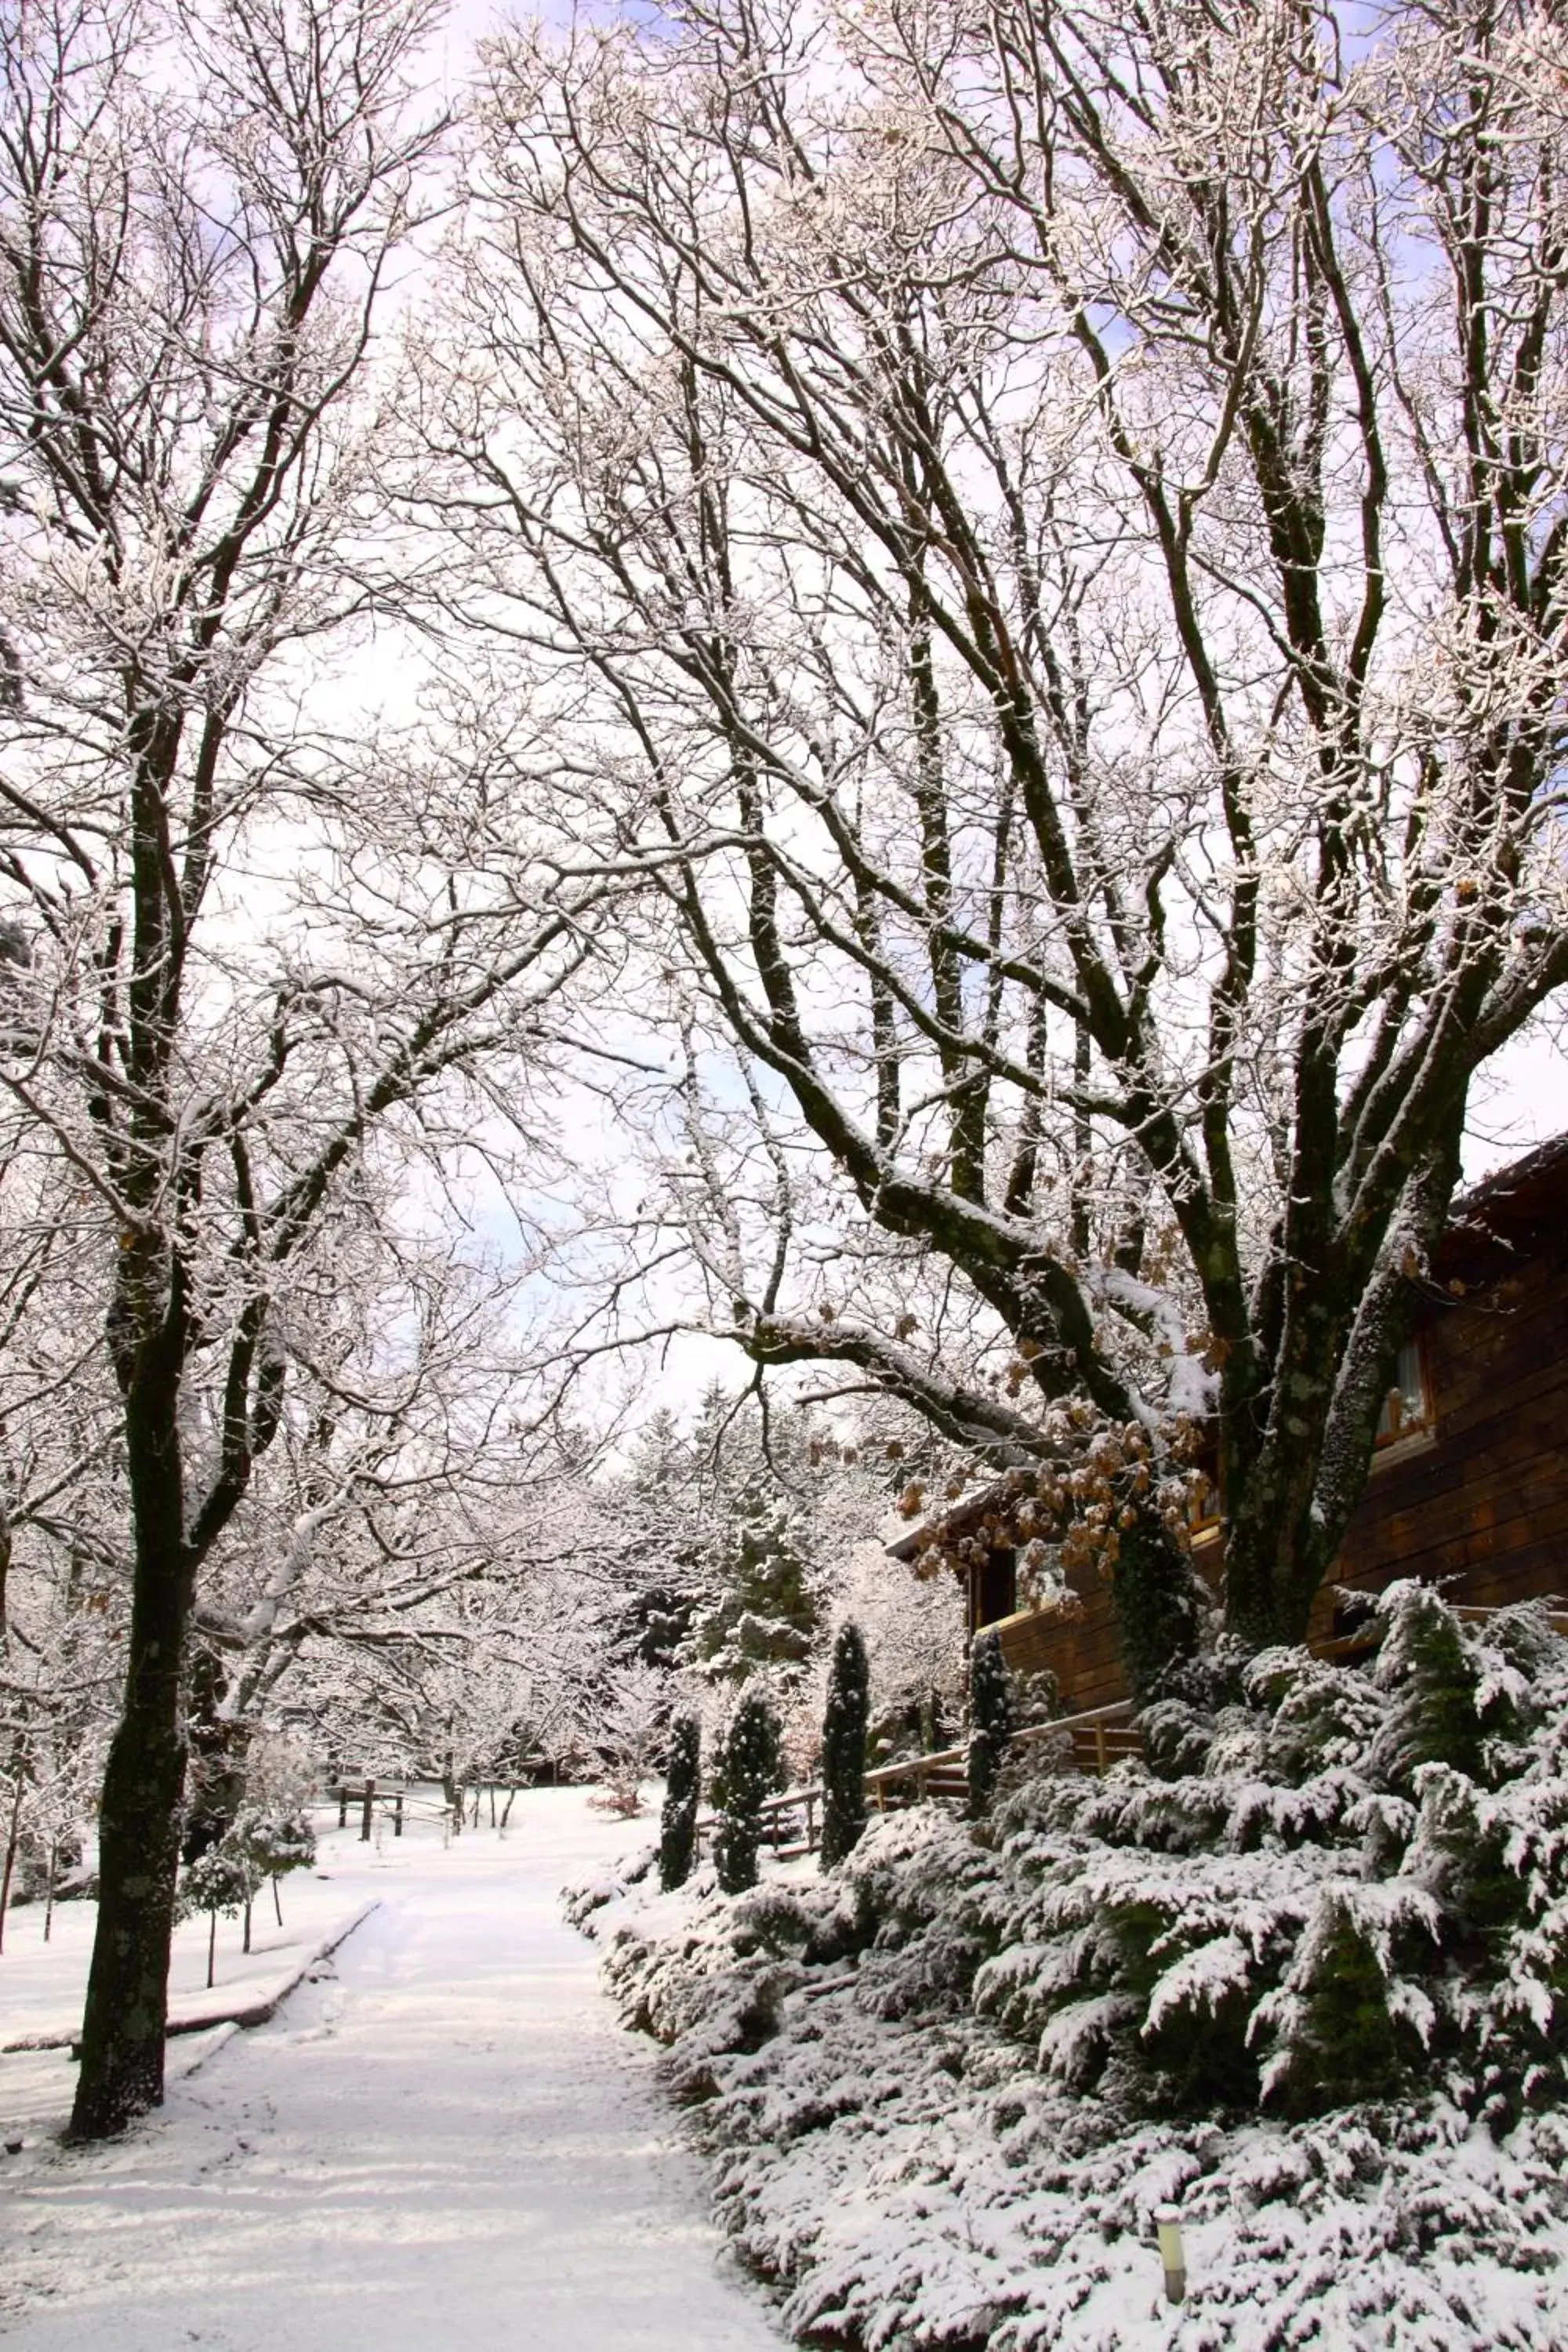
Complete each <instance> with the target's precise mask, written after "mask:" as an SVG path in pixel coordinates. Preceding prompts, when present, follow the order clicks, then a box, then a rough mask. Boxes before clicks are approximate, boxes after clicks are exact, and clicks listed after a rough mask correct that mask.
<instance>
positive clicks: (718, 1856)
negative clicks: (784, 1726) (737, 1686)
mask: <svg viewBox="0 0 1568 2352" xmlns="http://www.w3.org/2000/svg"><path fill="white" fill-rule="evenodd" d="M780 1771H781V1751H780V1741H779V1719H778V1715H777V1713H776V1711H775V1709H774V1706H773V1701H772V1699H770V1698H769V1697H768V1696H767V1694H766V1692H765V1691H761V1690H754V1689H753V1690H750V1691H748V1692H747V1693H746V1695H745V1696H744V1697H743V1698H742V1701H741V1703H740V1705H739V1706H738V1707H737V1708H736V1709H735V1712H734V1715H733V1716H732V1717H731V1722H730V1727H729V1730H728V1731H727V1732H726V1733H725V1735H724V1739H723V1744H722V1746H721V1750H720V1754H719V1759H718V1769H717V1772H716V1774H715V1794H716V1795H717V1796H718V1799H719V1801H720V1805H721V1809H722V1810H721V1813H720V1817H719V1825H718V1828H717V1829H716V1830H715V1832H714V1834H713V1861H714V1864H715V1866H716V1868H717V1870H718V1873H719V1884H720V1885H721V1887H722V1888H723V1890H724V1892H725V1894H726V1895H743V1894H744V1893H745V1891H746V1889H747V1887H748V1886H754V1885H756V1883H757V1848H758V1846H759V1845H760V1843H762V1827H763V1825H762V1809H763V1804H764V1803H765V1802H766V1801H767V1798H768V1796H769V1795H770V1793H771V1792H772V1790H774V1789H776V1788H777V1787H778V1785H779V1779H780Z"/></svg>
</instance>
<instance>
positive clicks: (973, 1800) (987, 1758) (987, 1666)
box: [969, 1631, 1013, 1821]
mask: <svg viewBox="0 0 1568 2352" xmlns="http://www.w3.org/2000/svg"><path fill="white" fill-rule="evenodd" d="M1012 1736H1013V1684H1012V1677H1011V1676H1010V1675H1009V1674H1008V1672H1007V1662H1006V1660H1005V1658H1004V1657H1003V1655H1002V1637H1001V1635H1000V1634H999V1633H995V1632H994V1631H993V1632H991V1633H977V1634H976V1635H975V1637H974V1645H973V1648H972V1650H971V1651H970V1654H969V1811H970V1815H971V1818H972V1819H973V1820H974V1821H979V1820H980V1819H981V1818H982V1817H983V1815H984V1813H985V1812H986V1811H988V1809H989V1807H990V1803H991V1799H992V1795H993V1792H994V1790H995V1787H996V1776H997V1774H998V1773H999V1772H1000V1771H1001V1769H1002V1759H1003V1758H1004V1757H1005V1755H1006V1753H1007V1742H1008V1741H1009V1739H1011V1738H1012Z"/></svg>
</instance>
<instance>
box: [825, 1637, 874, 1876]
mask: <svg viewBox="0 0 1568 2352" xmlns="http://www.w3.org/2000/svg"><path fill="white" fill-rule="evenodd" d="M870 1711H871V1674H870V1668H869V1666H868V1663H867V1658H866V1644H865V1643H864V1642H863V1641H862V1639H861V1637H860V1629H859V1627H858V1625H855V1624H852V1623H851V1624H847V1625H843V1626H841V1627H840V1628H839V1632H838V1638H837V1641H836V1642H835V1643H834V1644H833V1664H832V1667H831V1669H830V1671H829V1674H828V1677H827V1705H826V1709H825V1711H824V1714H823V1718H822V1863H823V1867H824V1869H825V1870H830V1869H831V1868H832V1867H833V1865H834V1864H835V1863H838V1862H842V1861H843V1859H844V1857H845V1855H846V1854H847V1853H851V1852H853V1850H854V1848H855V1847H856V1846H857V1845H858V1843H859V1842H860V1836H861V1833H862V1832H863V1831H864V1829H865V1827H866V1731H867V1725H868V1719H869V1717H870Z"/></svg>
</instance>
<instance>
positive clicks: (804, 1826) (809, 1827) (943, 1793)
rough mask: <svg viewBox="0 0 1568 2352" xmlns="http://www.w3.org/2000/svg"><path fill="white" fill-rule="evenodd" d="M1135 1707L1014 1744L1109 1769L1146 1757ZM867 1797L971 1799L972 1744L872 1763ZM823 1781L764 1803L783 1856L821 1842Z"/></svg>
mask: <svg viewBox="0 0 1568 2352" xmlns="http://www.w3.org/2000/svg"><path fill="white" fill-rule="evenodd" d="M1136 1712H1137V1710H1136V1709H1135V1707H1134V1706H1133V1705H1132V1702H1131V1699H1121V1700H1118V1701H1117V1703H1116V1704H1115V1705H1114V1706H1096V1707H1090V1708H1089V1710H1088V1712H1087V1713H1085V1714H1083V1715H1064V1716H1060V1717H1058V1719H1057V1720H1056V1721H1055V1722H1054V1723H1035V1724H1030V1725H1028V1726H1027V1727H1026V1728H1025V1729H1024V1730H1022V1731H1016V1732H1015V1733H1014V1734H1013V1737H1012V1738H1011V1740H1010V1741H1009V1742H1008V1746H1009V1747H1010V1748H1018V1749H1025V1748H1039V1747H1046V1748H1054V1749H1055V1750H1056V1751H1057V1753H1056V1755H1055V1757H1054V1758H1053V1759H1052V1760H1053V1761H1054V1763H1055V1765H1056V1769H1058V1771H1061V1772H1086V1773H1092V1774H1097V1775H1100V1776H1103V1775H1104V1774H1105V1773H1107V1772H1109V1771H1110V1768H1111V1766H1112V1765H1113V1764H1116V1763H1120V1761H1121V1759H1122V1758H1123V1757H1124V1756H1141V1755H1142V1752H1143V1743H1142V1738H1141V1736H1140V1734H1139V1730H1138V1727H1137V1725H1136V1723H1135V1722H1134V1721H1133V1719H1132V1718H1133V1717H1134V1715H1135V1713H1136ZM865 1790H866V1801H867V1804H868V1807H869V1808H870V1810H871V1811H874V1812H879V1813H887V1812H896V1811H900V1810H901V1809H902V1808H903V1807H905V1806H907V1805H922V1804H948V1805H963V1804H967V1803H968V1801H969V1748H968V1745H967V1743H965V1744H964V1745H963V1746H962V1747H958V1748H937V1749H936V1750H935V1751H934V1752H933V1753H932V1754H931V1755H929V1756H903V1757H900V1759H899V1760H898V1761H897V1762H896V1763H893V1764H878V1765H874V1766H873V1767H872V1769H871V1770H870V1771H869V1772H868V1773H867V1775H866V1779H865ZM822 1794H823V1792H822V1783H821V1782H820V1780H814V1781H812V1782H811V1783H809V1785H807V1786H805V1787H803V1788H798V1789H785V1790H782V1791H781V1793H780V1794H779V1795H778V1796H776V1797H770V1798H769V1799H768V1801H767V1803H766V1804H765V1805H763V1808H762V1811H761V1818H762V1823H763V1837H764V1839H765V1840H766V1842H767V1844H768V1846H769V1848H770V1850H771V1851H772V1852H773V1853H774V1854H775V1855H776V1856H777V1857H778V1859H779V1860H780V1861H781V1862H785V1861H789V1860H791V1859H793V1858H794V1857H795V1855H797V1854H803V1853H815V1852H816V1848H817V1846H818V1845H819V1844H820V1843H821V1842H822V1826H821V1808H822ZM717 1821H718V1816H717V1814H715V1813H702V1814H700V1816H699V1817H698V1822H697V1844H698V1851H699V1853H700V1852H701V1848H702V1841H703V1839H704V1837H711V1835H712V1832H713V1830H714V1827H715V1826H716V1823H717Z"/></svg>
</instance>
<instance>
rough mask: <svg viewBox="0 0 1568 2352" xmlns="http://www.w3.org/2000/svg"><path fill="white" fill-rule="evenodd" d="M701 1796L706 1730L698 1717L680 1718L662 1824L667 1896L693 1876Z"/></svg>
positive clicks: (674, 1727)
mask: <svg viewBox="0 0 1568 2352" xmlns="http://www.w3.org/2000/svg"><path fill="white" fill-rule="evenodd" d="M701 1794H702V1727H701V1725H700V1723H699V1721H698V1719H697V1717H695V1716H694V1715H678V1716H677V1717H676V1718H675V1721H674V1722H673V1723H672V1724H671V1725H670V1727H669V1748H668V1754H667V1756H666V1758H665V1764H664V1808H663V1811H661V1813H660V1815H659V1823H658V1883H659V1885H661V1886H662V1887H663V1889H664V1891H665V1893H666V1894H667V1895H668V1893H669V1892H670V1891H671V1889H672V1888H674V1887H677V1886H684V1885H685V1884H686V1882H687V1880H688V1879H689V1877H690V1875H691V1864H692V1862H693V1860H694V1858H695V1856H696V1853H697V1811H698V1805H699V1801H700V1798H701Z"/></svg>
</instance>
